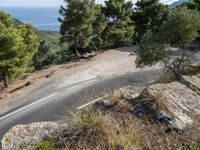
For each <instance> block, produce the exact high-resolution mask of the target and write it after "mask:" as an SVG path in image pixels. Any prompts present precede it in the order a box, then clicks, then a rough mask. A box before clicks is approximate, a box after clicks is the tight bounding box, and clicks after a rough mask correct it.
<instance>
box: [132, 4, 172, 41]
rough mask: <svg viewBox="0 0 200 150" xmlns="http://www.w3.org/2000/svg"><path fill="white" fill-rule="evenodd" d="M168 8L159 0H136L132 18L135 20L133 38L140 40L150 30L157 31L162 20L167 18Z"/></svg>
mask: <svg viewBox="0 0 200 150" xmlns="http://www.w3.org/2000/svg"><path fill="white" fill-rule="evenodd" d="M168 14H169V9H168V7H167V6H166V5H164V4H162V3H160V2H159V0H140V1H137V3H136V7H135V9H134V13H133V16H132V20H133V21H134V22H135V27H136V28H135V31H136V34H135V38H136V39H137V40H140V39H141V38H142V36H143V35H144V34H145V33H146V32H147V31H148V30H151V31H152V32H153V33H155V32H158V30H159V28H160V27H161V26H162V23H163V21H165V20H166V19H167V16H168Z"/></svg>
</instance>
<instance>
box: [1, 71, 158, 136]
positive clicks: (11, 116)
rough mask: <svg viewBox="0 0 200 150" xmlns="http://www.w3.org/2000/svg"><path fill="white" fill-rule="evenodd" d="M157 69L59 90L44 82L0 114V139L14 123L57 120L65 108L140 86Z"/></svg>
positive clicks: (82, 83) (150, 77)
mask: <svg viewBox="0 0 200 150" xmlns="http://www.w3.org/2000/svg"><path fill="white" fill-rule="evenodd" d="M158 72H159V70H148V71H140V72H135V73H128V74H124V75H120V76H111V77H105V78H96V79H93V80H88V81H84V82H81V83H77V84H74V85H71V86H67V87H64V88H60V89H56V88H51V86H52V84H50V83H47V84H45V85H43V86H41V87H40V88H38V89H37V90H35V91H32V92H31V93H30V94H29V95H28V96H26V97H24V98H25V99H30V100H29V102H28V103H27V104H25V105H23V106H20V107H18V108H16V109H14V110H12V111H9V112H7V113H6V114H3V115H0V140H1V139H2V137H3V135H4V134H5V133H6V132H7V131H8V130H9V129H11V128H12V127H13V126H15V125H18V124H27V123H32V122H40V121H55V120H58V119H60V117H61V116H63V115H66V111H70V110H74V109H77V108H78V107H80V106H82V105H84V104H87V103H88V102H91V101H93V100H95V99H97V98H99V97H102V96H104V95H106V94H109V93H110V92H112V91H114V90H115V89H118V88H120V87H122V86H125V85H130V84H132V85H135V86H144V85H145V83H148V82H149V81H153V80H155V77H156V74H158ZM58 84H59V83H58Z"/></svg>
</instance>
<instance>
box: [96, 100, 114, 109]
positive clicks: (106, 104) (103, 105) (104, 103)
mask: <svg viewBox="0 0 200 150" xmlns="http://www.w3.org/2000/svg"><path fill="white" fill-rule="evenodd" d="M111 107H113V104H112V103H111V101H109V100H106V99H103V100H100V101H97V102H96V103H94V104H93V106H92V108H93V109H94V110H105V109H109V108H111Z"/></svg>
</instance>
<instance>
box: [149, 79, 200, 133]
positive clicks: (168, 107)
mask: <svg viewBox="0 0 200 150" xmlns="http://www.w3.org/2000/svg"><path fill="white" fill-rule="evenodd" d="M146 92H147V93H146V94H147V95H148V96H149V97H151V100H152V101H153V103H154V104H156V105H157V107H158V108H156V109H158V110H162V111H157V114H156V115H157V116H159V117H158V118H159V119H162V118H167V120H168V121H169V124H170V125H171V127H172V128H176V129H179V130H183V129H184V128H186V127H187V126H188V125H191V124H192V123H193V122H194V121H195V119H194V118H195V117H198V118H199V117H200V95H199V94H197V93H196V92H194V91H192V90H190V89H189V88H187V87H186V86H185V85H183V84H180V83H179V82H172V83H168V84H156V85H152V86H150V87H149V88H148V89H147V90H146ZM159 112H161V113H159Z"/></svg>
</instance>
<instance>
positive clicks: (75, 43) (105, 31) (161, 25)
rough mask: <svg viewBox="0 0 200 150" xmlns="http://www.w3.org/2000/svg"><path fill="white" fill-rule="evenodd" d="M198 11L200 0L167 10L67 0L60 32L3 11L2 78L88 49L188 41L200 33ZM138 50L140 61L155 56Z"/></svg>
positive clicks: (154, 1)
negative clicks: (18, 18) (35, 27)
mask: <svg viewBox="0 0 200 150" xmlns="http://www.w3.org/2000/svg"><path fill="white" fill-rule="evenodd" d="M199 11H200V4H199V3H198V0H193V1H190V2H188V3H184V4H182V5H181V6H178V7H177V8H169V6H168V5H164V4H162V3H161V2H159V0H140V1H137V3H136V5H135V7H134V6H133V3H132V2H131V1H127V0H107V1H105V4H104V5H99V4H97V3H96V2H95V0H65V5H64V6H61V8H60V10H59V12H60V14H61V16H62V17H61V18H58V20H59V21H60V23H61V27H60V33H58V32H53V31H38V30H36V29H34V28H33V27H32V26H31V25H28V24H24V23H22V22H21V21H19V20H17V19H12V18H11V16H10V15H8V14H6V13H4V12H2V11H1V12H0V76H2V77H3V79H4V82H5V86H7V79H11V78H15V77H17V76H19V75H22V74H23V73H24V72H27V71H33V70H39V69H42V68H43V67H44V66H48V65H52V64H59V63H63V62H67V61H69V60H71V59H74V58H79V57H80V56H81V55H82V54H84V53H86V52H90V51H96V50H102V49H103V50H106V49H109V48H116V47H121V46H125V45H129V44H133V43H138V44H140V45H141V44H142V43H145V42H146V43H147V42H148V44H149V43H150V45H151V46H150V47H149V46H148V47H145V46H147V44H146V45H145V46H143V47H142V48H145V49H148V48H149V49H151V48H152V49H153V50H154V51H155V49H156V50H158V47H156V48H155V47H154V46H155V43H156V44H158V45H160V44H173V43H176V44H177V43H178V44H180V43H189V42H191V41H193V40H194V39H196V38H197V37H198V36H199V32H197V30H198V31H199V22H198V21H199ZM185 17H186V18H185ZM194 19H196V20H194ZM170 21H171V22H170ZM165 30H168V31H171V33H169V32H166V31H165ZM161 33H164V34H161ZM167 36H168V37H167ZM170 36H171V37H170ZM152 45H153V46H152ZM146 52H147V53H146ZM156 52H157V53H156V54H159V53H160V51H156ZM139 54H143V55H140V56H139V58H140V59H138V61H137V63H138V64H148V63H149V62H152V61H153V60H155V59H159V58H158V55H153V56H151V57H149V53H148V51H145V50H144V51H142V53H139ZM160 54H163V53H160ZM160 54H159V55H160ZM145 57H147V58H149V59H151V60H149V59H143V58H145ZM144 60H149V62H144Z"/></svg>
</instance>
